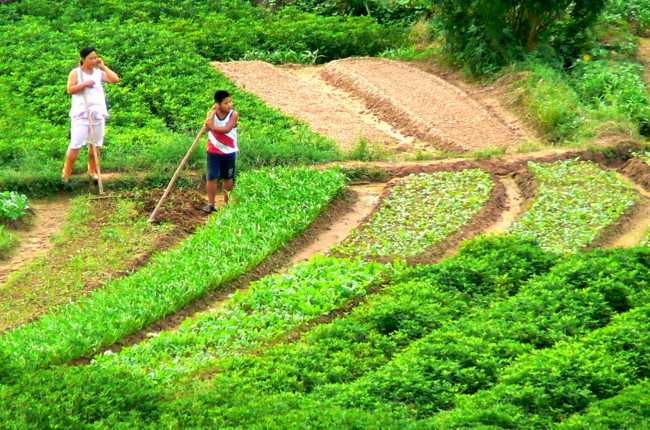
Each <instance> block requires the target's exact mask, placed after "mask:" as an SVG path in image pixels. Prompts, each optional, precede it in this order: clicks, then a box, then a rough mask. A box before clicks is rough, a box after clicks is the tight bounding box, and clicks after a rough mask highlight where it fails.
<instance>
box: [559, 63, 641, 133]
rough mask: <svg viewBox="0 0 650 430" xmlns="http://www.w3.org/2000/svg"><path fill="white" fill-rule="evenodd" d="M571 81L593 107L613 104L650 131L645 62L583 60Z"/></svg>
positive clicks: (603, 107) (583, 98)
mask: <svg viewBox="0 0 650 430" xmlns="http://www.w3.org/2000/svg"><path fill="white" fill-rule="evenodd" d="M571 80H572V83H573V86H574V87H575V88H576V91H577V93H578V95H579V96H580V98H581V100H582V101H583V103H585V104H587V105H588V106H589V107H590V108H591V109H593V110H602V109H606V108H610V107H611V108H613V109H614V110H615V111H617V112H619V115H620V116H623V117H624V116H629V117H630V118H631V119H632V120H634V122H635V123H636V124H638V126H637V129H638V130H639V131H645V132H650V94H649V93H648V89H647V86H646V83H645V82H644V81H643V67H642V66H641V65H639V64H634V63H629V62H616V63H613V62H609V61H605V60H599V61H584V60H579V61H577V62H576V64H575V68H574V70H573V72H572V74H571Z"/></svg>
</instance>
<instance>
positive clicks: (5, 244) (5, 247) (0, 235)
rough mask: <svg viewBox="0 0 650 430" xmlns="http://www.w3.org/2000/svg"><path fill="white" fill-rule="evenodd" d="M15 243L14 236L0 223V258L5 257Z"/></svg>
mask: <svg viewBox="0 0 650 430" xmlns="http://www.w3.org/2000/svg"><path fill="white" fill-rule="evenodd" d="M15 245H16V236H14V235H13V234H11V233H9V232H8V231H7V230H6V229H5V226H4V225H0V260H4V259H5V258H7V257H8V256H9V253H10V252H11V250H12V248H13V247H14V246H15Z"/></svg>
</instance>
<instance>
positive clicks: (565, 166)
mask: <svg viewBox="0 0 650 430" xmlns="http://www.w3.org/2000/svg"><path fill="white" fill-rule="evenodd" d="M529 168H530V170H531V171H532V173H533V175H534V177H535V181H536V185H537V194H536V196H535V198H534V200H533V202H532V204H531V206H530V207H529V208H528V210H527V211H526V213H525V214H524V215H523V216H522V217H520V218H519V219H517V221H516V222H515V224H514V225H513V227H512V228H511V229H510V233H512V234H517V235H521V236H524V237H534V238H536V239H537V240H538V241H539V242H540V244H541V246H542V247H544V248H545V249H548V250H552V251H554V252H559V253H563V252H576V251H579V250H580V249H582V248H584V247H585V246H588V245H589V244H590V243H592V242H593V241H594V240H595V239H596V238H597V237H598V235H599V233H601V231H602V230H603V229H604V228H606V227H607V226H608V225H610V224H611V223H613V222H614V221H616V220H617V219H618V218H619V217H620V216H621V215H622V214H623V213H625V211H626V210H627V209H628V208H629V207H631V206H632V205H633V204H634V203H635V201H636V200H637V199H638V197H639V196H638V193H636V192H635V191H634V190H633V189H632V188H631V186H630V185H628V184H627V183H625V182H624V181H623V180H622V179H621V177H620V176H619V175H618V174H617V173H614V172H607V171H605V170H603V169H602V168H600V167H599V166H598V165H596V164H594V163H591V162H581V161H578V160H568V161H559V162H555V163H544V164H538V163H535V162H529Z"/></svg>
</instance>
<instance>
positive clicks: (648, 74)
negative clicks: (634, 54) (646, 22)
mask: <svg viewBox="0 0 650 430" xmlns="http://www.w3.org/2000/svg"><path fill="white" fill-rule="evenodd" d="M638 55H639V60H640V61H641V64H643V66H644V71H645V72H644V75H643V76H644V79H645V82H646V84H647V85H648V88H649V89H650V39H648V38H647V37H640V38H639V52H638Z"/></svg>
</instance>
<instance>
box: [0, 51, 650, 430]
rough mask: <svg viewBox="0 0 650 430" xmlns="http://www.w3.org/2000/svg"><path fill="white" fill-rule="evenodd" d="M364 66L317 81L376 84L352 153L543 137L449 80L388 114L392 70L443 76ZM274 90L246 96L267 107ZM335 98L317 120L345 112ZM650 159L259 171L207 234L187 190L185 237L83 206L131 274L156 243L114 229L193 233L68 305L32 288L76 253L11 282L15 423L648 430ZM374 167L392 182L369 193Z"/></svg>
mask: <svg viewBox="0 0 650 430" xmlns="http://www.w3.org/2000/svg"><path fill="white" fill-rule="evenodd" d="M363 61H364V62H366V63H367V62H371V63H372V64H373V68H372V70H376V71H377V73H378V75H372V74H371V73H370V72H369V71H368V70H370V68H363V69H362V70H360V69H358V67H359V62H358V61H357V60H345V61H342V62H340V63H337V64H332V65H330V66H328V70H325V69H323V70H322V71H320V72H318V73H321V74H322V76H323V77H324V78H323V79H324V81H325V82H328V83H330V84H332V85H335V86H337V87H338V88H339V89H341V91H342V89H343V88H347V87H348V86H350V85H352V86H353V87H354V88H357V89H358V90H359V91H358V92H356V95H355V96H354V97H353V96H349V97H350V99H353V98H355V97H357V98H358V99H359V98H362V99H363V98H364V97H365V99H364V100H365V101H366V102H367V103H368V105H367V106H368V107H366V108H367V109H374V108H373V107H372V106H382V107H381V108H377V109H376V115H377V116H378V117H380V118H381V121H382V124H383V125H380V126H368V123H365V124H366V126H367V128H365V129H364V128H359V129H357V131H354V127H355V125H353V124H352V123H350V124H347V122H345V121H343V122H341V124H340V126H341V129H343V130H344V132H343V133H342V134H343V135H344V136H346V137H349V136H354V139H352V140H345V138H342V139H341V140H339V143H340V145H341V146H345V145H350V144H352V142H353V141H354V140H358V138H359V136H363V137H366V138H368V139H375V138H377V139H379V140H382V139H387V140H385V142H387V144H388V145H394V146H395V147H398V146H400V145H406V146H405V147H404V148H406V149H407V150H412V149H416V148H418V147H421V148H424V147H430V146H436V147H438V148H442V149H446V150H448V149H453V150H462V151H468V150H472V149H478V148H486V147H488V148H489V147H495V146H503V147H510V146H511V145H515V144H516V143H517V142H520V139H521V138H522V136H524V134H525V133H523V132H521V131H518V129H517V127H516V126H514V125H513V123H512V122H509V120H508V119H506V117H499V114H497V112H498V111H499V109H492V110H491V109H488V108H486V107H484V106H482V105H481V104H480V103H478V102H477V101H476V100H474V99H472V98H471V97H470V96H469V95H467V94H465V93H463V92H462V91H461V90H460V89H458V88H455V87H451V86H450V84H448V83H444V82H440V81H439V80H437V79H436V78H435V77H430V78H431V79H430V82H429V85H431V86H432V87H435V88H436V90H437V91H438V92H439V93H437V94H433V93H430V92H428V91H425V90H422V91H423V93H422V97H423V98H424V100H425V102H423V103H420V104H418V103H415V102H413V103H412V104H409V102H406V101H405V102H404V103H400V104H398V105H393V106H391V105H389V104H386V103H385V102H386V100H384V99H379V98H377V97H379V95H382V96H386V97H388V99H392V100H396V99H397V96H396V95H395V94H392V93H391V92H390V89H391V85H390V83H389V82H386V81H385V80H384V79H383V78H381V76H384V75H385V74H387V73H388V74H393V73H395V72H388V71H386V68H387V67H394V68H398V69H399V70H401V71H402V72H400V78H401V79H402V80H404V79H406V80H407V81H410V79H408V78H406V77H405V75H407V74H413V75H412V76H417V77H420V78H422V73H424V72H422V71H419V70H416V69H412V68H410V66H405V65H389V64H387V63H386V62H385V61H383V60H368V59H366V60H363ZM256 66H257V67H259V71H260V72H264V73H266V74H267V75H272V76H273V79H276V78H277V77H280V78H277V79H282V80H283V81H286V82H287V83H288V84H290V86H293V88H298V90H297V91H299V92H308V91H317V90H314V86H313V85H312V84H307V83H304V81H297V80H296V79H299V78H296V76H295V74H291V73H289V72H286V71H280V70H276V69H274V68H271V69H269V66H267V65H263V64H262V65H260V64H257V65H256ZM219 67H222V68H223V69H224V70H226V69H228V68H229V71H228V73H236V72H238V71H241V70H249V69H248V67H250V65H248V64H246V65H242V64H233V65H220V66H219ZM242 67H244V69H242ZM393 70H394V69H393ZM255 76H256V75H251V78H250V79H251V80H250V81H249V82H250V83H247V84H246V87H247V89H249V90H253V91H255V89H254V88H251V86H252V85H253V84H252V83H253V82H255V79H254V78H255ZM235 80H236V79H235ZM413 80H414V81H415V78H413ZM343 81H345V83H343ZM360 81H363V82H365V83H363V84H358V82H360ZM301 82H303V83H301ZM412 83H413V84H415V82H412ZM371 84H372V85H371ZM249 85H250V86H249ZM382 85H386V86H382ZM371 87H372V88H374V89H373V90H372V91H371V90H369V89H368V88H371ZM261 88H262V89H261V90H260V91H263V90H268V91H269V92H270V91H271V89H275V90H279V89H280V88H283V87H282V86H280V85H278V86H266V87H265V86H262V87H261ZM417 88H421V86H419V85H418V86H417ZM362 90H363V91H362ZM414 91H415V90H414ZM317 93H318V94H320V95H321V96H322V95H323V94H324V92H323V91H322V89H321V90H318V92H317ZM416 93H417V92H416ZM313 94H316V92H314V93H313ZM323 97H324V96H323ZM448 98H451V99H453V103H451V104H449V105H444V104H443V102H444V100H446V99H448ZM271 99H275V100H280V101H281V100H285V99H284V98H282V97H278V96H277V95H275V96H274V95H271ZM335 99H336V97H335ZM326 100H329V101H326ZM331 100H332V99H331V98H327V97H324V98H322V99H321V98H317V97H316V96H315V95H313V96H309V97H306V98H304V99H303V100H302V101H303V102H304V103H306V104H314V105H315V106H318V107H319V108H320V111H321V112H323V111H327V110H328V108H327V105H326V103H330V102H331ZM435 100H437V101H435ZM375 102H376V103H377V104H376V105H373V104H372V103H375ZM334 104H335V103H334ZM414 105H418V106H414ZM434 105H437V106H434ZM461 105H462V106H461ZM416 108H417V109H416ZM309 109H311V108H306V110H309ZM395 109H400V112H399V113H397V114H395V112H396V111H395ZM426 109H433V110H426ZM455 109H460V110H462V109H469V110H470V111H473V112H474V113H473V114H471V115H469V114H468V115H465V116H462V117H460V116H458V120H459V121H461V122H462V121H465V122H466V124H465V125H463V126H456V125H454V124H453V123H452V122H451V121H452V119H451V118H453V117H456V116H457V115H450V116H449V119H448V120H444V121H438V122H431V123H427V124H425V123H424V122H423V121H424V119H426V118H429V117H430V116H431V117H433V116H436V117H437V118H440V117H442V116H443V114H444V115H447V114H449V113H450V112H452V111H454V110H455ZM434 111H436V112H438V113H431V112H434ZM405 112H406V113H405ZM295 115H297V116H298V113H296V114H295ZM339 116H340V115H339ZM343 116H345V115H343ZM393 116H395V117H400V118H404V117H410V118H411V121H409V122H395V123H391V122H390V119H391V117H393ZM323 117H325V114H323ZM348 117H349V118H348V119H350V117H351V116H350V115H348ZM305 118H306V117H305ZM468 118H471V119H472V120H471V121H470V120H468ZM332 121H333V120H332ZM471 123H473V124H471ZM347 127H350V128H347ZM486 127H491V129H494V130H496V131H495V132H494V133H486V132H485V128H486ZM314 128H315V129H317V126H316V125H315V126H314ZM335 128H336V127H333V126H332V124H330V126H329V129H330V130H331V129H335ZM382 128H384V130H387V131H386V132H384V133H383V134H382V133H380V132H379V131H381V129H382ZM359 130H361V131H359ZM364 130H367V133H369V134H365V133H366V131H364ZM418 130H419V131H418ZM322 132H323V133H324V134H325V133H326V131H322ZM355 133H356V134H355ZM455 133H459V134H458V135H456V134H455ZM332 137H334V135H332ZM409 139H410V140H409ZM346 142H347V143H346ZM649 161H650V155H649V154H648V153H645V152H642V153H638V154H636V155H635V156H633V157H631V158H629V159H619V158H615V157H611V158H609V157H607V156H606V155H604V154H603V153H601V152H589V151H570V150H553V151H551V150H547V151H541V152H534V153H508V154H506V155H504V156H502V157H499V158H478V159H470V158H462V157H459V158H450V159H445V160H439V161H420V162H416V161H413V162H399V163H389V162H376V163H360V162H354V163H339V164H338V165H328V166H302V167H275V168H266V169H261V170H259V171H249V172H244V173H242V174H241V175H240V177H239V178H238V182H237V187H236V189H235V193H234V195H233V201H234V202H235V203H233V204H230V205H228V206H225V207H222V208H220V209H219V210H218V211H217V212H215V213H214V214H211V215H209V216H207V215H199V214H198V210H197V207H196V206H197V205H198V203H199V202H200V200H201V197H202V196H201V195H200V193H198V194H197V193H196V192H194V191H188V190H178V191H177V194H176V197H175V198H177V199H178V200H176V201H175V204H173V205H171V206H168V207H167V209H166V211H167V212H166V213H164V214H163V215H162V217H163V219H166V217H170V218H169V219H170V221H171V223H170V224H169V225H167V226H166V227H165V226H150V227H146V226H144V225H142V224H144V220H145V219H146V217H147V216H148V212H149V211H150V210H151V209H152V207H153V204H154V203H155V201H156V197H157V196H158V194H156V193H152V194H147V195H137V196H135V195H128V194H124V195H114V196H110V197H111V198H107V199H106V201H102V203H101V204H100V203H97V204H91V205H88V201H87V200H86V201H85V203H83V202H82V203H78V202H73V203H72V204H73V205H78V204H82V205H83V204H86V205H87V206H83V207H85V208H86V210H87V211H88V212H86V213H87V214H88V213H90V214H92V216H93V217H94V216H96V217H97V219H99V220H103V225H99V226H96V227H95V228H96V230H94V232H96V234H97V237H99V238H102V239H106V240H115V243H116V247H117V244H118V242H119V244H120V246H124V248H120V250H121V251H120V252H124V253H125V256H127V255H129V254H128V250H127V249H128V246H134V245H128V246H127V245H125V244H128V243H129V242H128V240H127V239H128V238H119V241H118V239H117V238H116V237H115V233H114V231H112V230H110V228H109V227H110V222H109V221H110V220H111V218H110V217H109V215H110V214H115V213H123V214H126V215H125V216H127V215H128V217H131V218H130V219H131V220H132V222H131V224H133V225H134V226H137V227H138V228H140V229H142V230H141V231H143V232H144V231H147V232H148V234H152V235H153V236H154V237H155V236H156V235H159V236H163V235H164V234H168V235H171V236H172V237H171V239H170V240H169V242H167V243H166V244H165V245H164V246H162V245H160V246H158V245H155V244H154V245H151V249H152V251H151V252H150V253H148V254H147V255H138V256H131V257H125V260H126V261H125V262H124V264H125V266H124V267H122V268H116V269H111V270H112V272H111V273H108V272H106V273H104V275H105V276H103V277H102V278H101V279H100V280H99V281H96V282H95V284H94V285H92V286H88V285H86V286H84V287H81V288H78V289H74V288H70V289H64V288H62V287H57V288H58V289H57V290H56V291H58V292H59V297H57V298H56V299H55V298H51V299H48V301H45V300H43V297H44V295H45V290H46V289H47V286H43V287H42V288H43V291H42V292H41V293H39V292H38V290H35V289H34V290H31V289H32V288H35V287H34V285H37V281H34V279H35V278H32V276H34V272H47V271H50V272H54V271H56V270H60V269H61V267H60V266H61V265H59V266H57V261H60V260H57V259H56V258H55V257H56V253H57V245H56V244H55V245H54V246H50V245H48V246H42V248H45V249H43V250H42V254H41V255H40V256H38V258H35V259H34V260H33V261H30V260H29V259H28V258H26V257H25V255H24V254H23V255H22V256H21V257H19V256H20V255H21V254H20V252H19V254H18V256H16V257H15V258H17V259H16V260H13V261H14V262H16V267H15V268H14V270H11V271H10V270H6V278H5V279H4V280H2V282H3V283H2V284H0V287H1V289H0V292H1V293H2V294H3V296H2V297H3V301H2V303H3V306H4V307H5V309H6V310H7V312H6V314H7V315H9V314H12V313H13V314H18V316H15V317H11V318H14V319H11V320H10V319H9V317H5V318H6V320H5V321H4V325H3V332H2V334H1V335H0V359H2V361H0V363H2V366H1V367H0V382H3V384H0V399H1V400H0V403H1V404H2V408H0V420H2V422H3V423H9V424H8V425H9V427H14V428H56V427H57V426H58V427H64V428H65V427H75V426H77V427H78V428H468V427H469V428H472V427H481V426H492V427H491V428H495V427H496V428H554V427H560V428H565V427H566V428H597V427H595V425H596V424H600V423H602V422H603V421H602V420H603V419H604V418H603V417H610V416H611V417H613V418H612V420H614V419H619V420H623V422H624V426H628V427H627V428H643V427H634V426H635V425H639V426H642V425H643V423H647V420H648V418H649V417H648V410H650V408H648V407H647V406H648V401H647V396H646V395H645V394H647V383H646V382H645V381H646V379H647V377H648V376H650V375H649V374H648V371H647V369H648V368H650V362H649V361H648V357H650V354H648V353H650V351H648V348H649V347H648V345H650V342H649V340H650V337H649V336H650V332H649V331H648V328H647V323H646V322H647V318H648V316H649V315H648V313H649V311H650V308H648V303H649V301H648V299H649V296H648V291H650V289H649V287H650V269H649V267H650V249H649V248H648V247H647V244H648V237H649V236H650V228H649V226H650V210H649V209H650V203H649V202H650V200H649V197H650V163H649ZM361 167H363V169H366V170H369V171H370V170H372V171H380V172H381V176H380V177H381V178H382V179H381V180H378V181H375V182H372V181H369V180H364V181H352V182H350V180H349V177H350V176H351V173H352V172H354V171H355V169H359V168H361ZM183 194H185V197H181V196H182V195H183ZM112 197H121V198H115V199H113V198H112ZM130 199H133V201H136V200H137V201H138V202H140V203H137V204H136V203H133V204H131V203H129V202H130V201H131V200H130ZM193 202H194V203H193ZM91 203H92V202H91ZM88 208H92V210H91V209H88ZM118 209H119V210H118ZM37 210H39V211H40V210H42V209H40V208H38V207H37ZM92 211H97V212H92ZM171 218H174V219H173V220H172V219H171ZM37 222H38V221H37ZM66 222H70V220H68V221H66ZM100 224H102V223H100ZM105 227H106V229H105ZM148 228H151V229H152V230H147V229H148ZM157 228H163V230H156V229H157ZM165 228H166V229H167V230H164V229H165ZM64 230H65V229H64ZM173 231H176V232H177V234H173V233H170V232H173ZM179 231H182V233H183V234H180V233H178V232H179ZM156 248H158V252H155V251H153V249H156ZM18 258H22V260H18ZM43 260H45V261H50V262H51V263H49V266H47V265H45V266H44V265H43V264H44V263H43ZM136 260H137V261H136ZM18 262H19V264H18ZM9 264H11V261H10V263H9ZM99 266H101V264H100V265H99ZM43 267H45V269H43ZM37 268H38V269H37ZM99 270H100V271H101V269H99ZM60 273H62V275H61V276H60V277H61V278H63V282H62V284H63V285H69V284H71V283H73V281H72V280H70V281H67V279H72V278H68V276H71V275H68V274H67V273H66V272H63V271H61V272H60ZM63 273H66V274H65V275H63ZM36 274H37V275H38V274H39V273H36ZM27 280H29V281H27ZM39 282H40V281H39ZM44 285H51V284H47V283H45V284H44ZM19 309H25V311H21V312H22V313H21V312H14V311H16V310H19ZM27 309H30V310H27ZM21 318H22V319H21ZM16 375H24V377H22V378H20V379H19V378H17V377H16ZM7 381H8V382H7ZM4 382H7V383H6V384H5V383H4ZM621 405H622V406H621ZM623 413H624V414H625V415H624V416H623ZM617 414H618V415H617ZM629 426H632V427H629ZM602 428H607V427H602ZM622 428H625V427H622Z"/></svg>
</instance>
